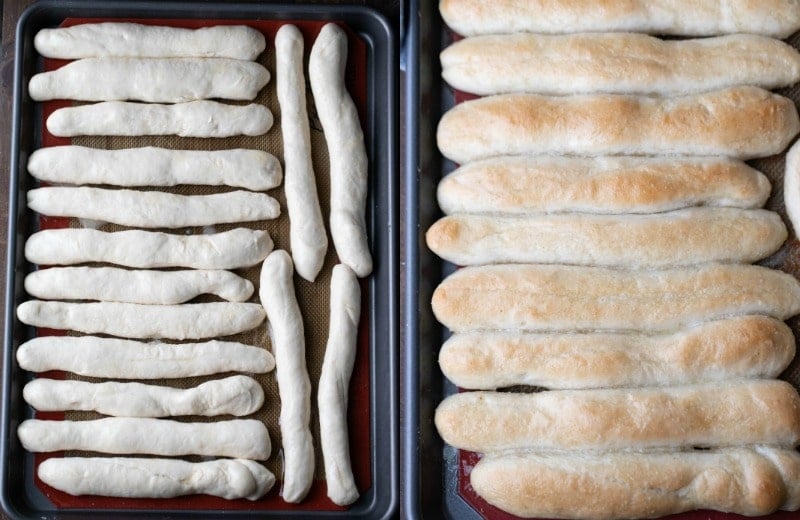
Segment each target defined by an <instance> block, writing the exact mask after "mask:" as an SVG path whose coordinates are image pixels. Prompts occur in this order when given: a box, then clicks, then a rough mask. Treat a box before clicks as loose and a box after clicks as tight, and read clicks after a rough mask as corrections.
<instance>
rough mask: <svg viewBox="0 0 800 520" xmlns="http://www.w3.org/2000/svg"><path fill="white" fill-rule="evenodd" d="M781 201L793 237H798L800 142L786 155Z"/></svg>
mask: <svg viewBox="0 0 800 520" xmlns="http://www.w3.org/2000/svg"><path fill="white" fill-rule="evenodd" d="M783 200H784V204H785V205H786V213H787V214H788V216H789V221H790V222H791V223H792V228H793V229H794V234H795V236H798V235H800V142H797V143H795V145H794V146H792V148H791V150H789V153H787V154H786V170H785V171H784V174H783Z"/></svg>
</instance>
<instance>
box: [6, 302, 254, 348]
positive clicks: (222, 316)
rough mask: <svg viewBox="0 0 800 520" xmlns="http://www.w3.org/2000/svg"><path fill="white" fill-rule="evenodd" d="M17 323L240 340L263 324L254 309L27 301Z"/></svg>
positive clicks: (127, 334)
mask: <svg viewBox="0 0 800 520" xmlns="http://www.w3.org/2000/svg"><path fill="white" fill-rule="evenodd" d="M17 317H18V318H19V320H20V321H21V322H22V323H25V324H26V325H31V326H33V327H45V328H48V329H61V330H74V331H77V332H83V333H87V334H109V335H111V336H120V337H123V338H138V339H145V338H168V339H201V338H213V337H219V336H229V335H231V334H238V333H240V332H244V331H246V330H250V329H254V328H255V327H257V326H258V325H260V324H261V322H263V321H264V310H263V309H262V308H261V306H259V305H258V304H255V303H228V302H225V303H193V304H183V305H139V304H136V303H116V302H99V303H64V302H50V301H40V300H30V301H27V302H23V303H21V304H20V305H19V306H18V307H17Z"/></svg>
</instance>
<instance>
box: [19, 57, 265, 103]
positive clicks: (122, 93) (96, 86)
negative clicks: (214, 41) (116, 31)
mask: <svg viewBox="0 0 800 520" xmlns="http://www.w3.org/2000/svg"><path fill="white" fill-rule="evenodd" d="M267 82H269V72H267V69H265V68H264V67H263V66H262V65H259V64H258V63H254V62H252V61H242V60H232V59H228V58H162V59H153V58H88V59H85V60H78V61H73V62H71V63H68V64H66V65H64V66H63V67H61V68H59V69H56V70H54V71H51V72H42V73H39V74H36V75H35V76H33V78H31V81H30V84H29V85H28V92H29V93H30V96H31V98H32V99H33V100H34V101H47V100H50V99H77V100H80V101H125V100H128V99H129V100H134V101H147V102H150V103H182V102H185V101H195V100H198V99H214V98H217V99H236V100H253V99H255V97H256V96H257V95H258V92H259V91H260V90H261V89H262V88H264V85H266V84H267Z"/></svg>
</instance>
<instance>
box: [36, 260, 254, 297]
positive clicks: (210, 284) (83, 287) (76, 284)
mask: <svg viewBox="0 0 800 520" xmlns="http://www.w3.org/2000/svg"><path fill="white" fill-rule="evenodd" d="M253 290H254V289H253V284H252V283H250V281H249V280H247V279H245V278H242V277H240V276H238V275H236V274H234V273H232V272H230V271H208V270H206V271H203V270H191V271H153V270H133V269H119V268H116V267H51V268H49V269H40V270H38V271H34V272H32V273H30V274H29V275H28V276H26V277H25V291H26V292H27V293H28V294H30V295H31V296H34V297H36V298H41V299H44V300H99V301H107V302H108V301H110V302H126V303H150V304H158V305H168V304H176V303H183V302H186V301H189V300H191V299H192V298H195V297H197V296H199V295H201V294H215V295H217V296H219V297H220V298H223V299H225V300H228V301H233V302H244V301H247V299H248V298H250V296H252V295H253Z"/></svg>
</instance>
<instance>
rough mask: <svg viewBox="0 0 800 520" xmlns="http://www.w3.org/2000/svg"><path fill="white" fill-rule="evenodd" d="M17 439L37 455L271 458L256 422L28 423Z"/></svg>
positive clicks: (266, 436)
mask: <svg viewBox="0 0 800 520" xmlns="http://www.w3.org/2000/svg"><path fill="white" fill-rule="evenodd" d="M17 435H18V436H19V440H20V442H21V443H22V447H23V448H25V449H26V450H28V451H32V452H34V453H39V452H50V451H63V450H78V451H96V452H98V453H114V454H119V455H124V454H138V453H141V454H149V455H165V456H182V455H207V456H215V457H231V458H242V459H253V460H267V459H268V458H269V454H270V450H271V446H270V440H269V433H268V432H267V428H266V426H264V423H262V422H261V421H256V420H254V419H233V420H230V421H218V422H207V423H186V422H178V421H169V420H166V419H146V418H140V417H137V418H132V417H108V418H105V419H96V420H91V421H40V420H38V419H28V420H27V421H23V422H22V424H20V425H19V428H18V429H17Z"/></svg>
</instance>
